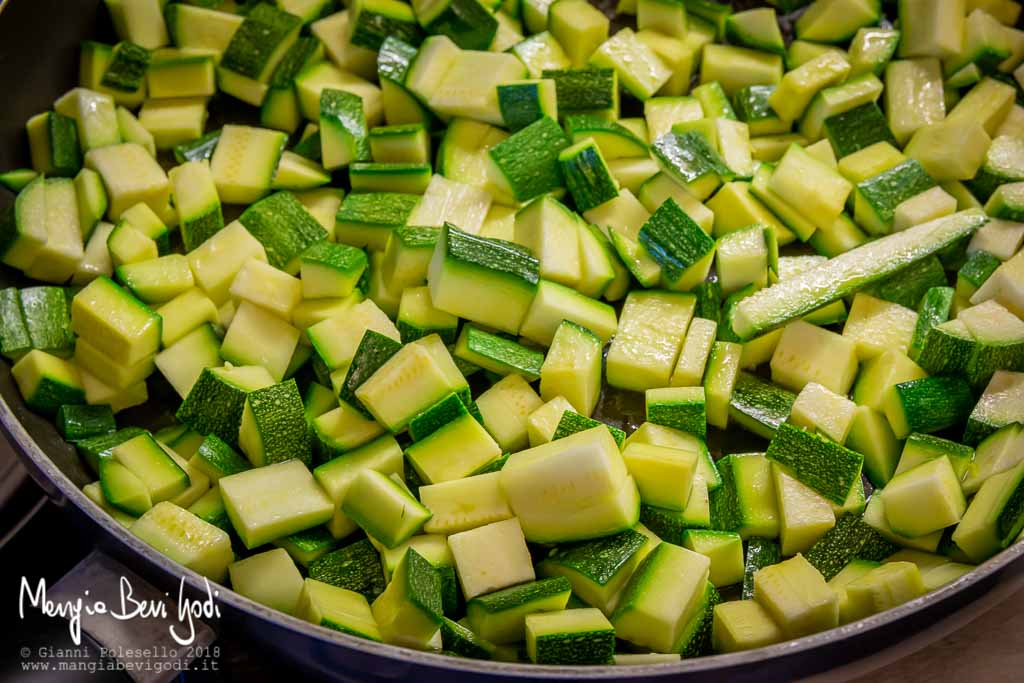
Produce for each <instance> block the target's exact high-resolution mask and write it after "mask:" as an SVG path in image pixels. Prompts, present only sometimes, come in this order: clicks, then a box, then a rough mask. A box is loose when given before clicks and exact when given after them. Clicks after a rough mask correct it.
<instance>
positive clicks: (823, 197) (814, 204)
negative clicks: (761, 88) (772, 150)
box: [768, 90, 853, 226]
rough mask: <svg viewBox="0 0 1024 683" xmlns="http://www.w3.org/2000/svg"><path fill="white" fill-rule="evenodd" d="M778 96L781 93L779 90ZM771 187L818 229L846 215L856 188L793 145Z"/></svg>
mask: <svg viewBox="0 0 1024 683" xmlns="http://www.w3.org/2000/svg"><path fill="white" fill-rule="evenodd" d="M776 94H778V91H777V90H776ZM768 187H769V189H771V190H772V191H773V192H775V193H776V194H777V195H778V196H779V197H780V198H781V199H782V200H783V201H785V202H788V203H789V204H791V205H792V206H794V207H799V208H798V212H799V213H801V214H802V215H804V216H805V217H806V218H807V219H808V220H810V221H811V222H812V223H814V224H815V225H817V226H830V225H832V224H833V223H835V221H836V219H837V218H839V215H840V214H841V213H842V212H843V207H844V206H845V203H846V198H847V197H848V196H849V195H850V192H851V191H852V190H853V185H852V184H851V183H850V181H848V180H846V178H844V177H842V176H841V175H839V172H838V171H836V169H834V168H832V167H830V166H828V165H827V164H825V163H823V162H821V161H819V160H818V159H816V158H814V157H813V156H811V155H810V154H809V153H808V152H806V151H805V150H804V149H803V148H802V147H800V146H799V145H791V146H790V147H789V149H787V150H786V153H785V154H784V155H783V156H782V159H781V160H780V161H779V164H778V166H776V168H775V172H774V173H772V176H771V179H770V180H769V181H768Z"/></svg>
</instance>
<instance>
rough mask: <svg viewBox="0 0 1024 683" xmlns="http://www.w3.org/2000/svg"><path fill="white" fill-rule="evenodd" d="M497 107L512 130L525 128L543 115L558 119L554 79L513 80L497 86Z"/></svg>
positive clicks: (506, 124)
mask: <svg viewBox="0 0 1024 683" xmlns="http://www.w3.org/2000/svg"><path fill="white" fill-rule="evenodd" d="M498 108H499V109H501V118H502V121H503V122H504V124H505V126H506V127H507V128H508V129H509V130H511V131H512V132H515V131H518V130H521V129H523V128H526V127H527V126H528V125H530V124H531V123H533V122H534V121H537V120H538V119H542V118H544V117H545V116H547V117H549V118H552V119H554V120H555V121H557V120H558V97H557V95H556V93H555V81H554V80H552V79H550V78H544V79H533V80H527V81H513V82H511V83H502V84H501V85H499V86H498Z"/></svg>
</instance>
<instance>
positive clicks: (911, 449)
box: [895, 434, 974, 482]
mask: <svg viewBox="0 0 1024 683" xmlns="http://www.w3.org/2000/svg"><path fill="white" fill-rule="evenodd" d="M942 457H946V458H949V462H950V464H951V465H953V471H954V472H956V476H957V479H958V480H959V481H961V482H963V481H964V480H965V479H966V478H967V475H968V474H970V473H971V469H972V466H973V462H974V449H973V448H971V447H970V446H964V445H963V444H958V443H956V442H955V441H950V440H949V439H942V438H939V437H937V436H932V435H931V434H911V435H910V436H908V437H907V440H906V442H905V443H904V444H903V452H902V453H901V454H900V461H899V465H898V466H897V467H896V472H895V474H903V473H904V472H907V471H909V470H912V469H914V468H915V467H917V466H918V465H923V464H924V463H926V462H929V461H931V460H935V459H936V458H942Z"/></svg>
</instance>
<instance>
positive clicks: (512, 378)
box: [476, 368, 544, 453]
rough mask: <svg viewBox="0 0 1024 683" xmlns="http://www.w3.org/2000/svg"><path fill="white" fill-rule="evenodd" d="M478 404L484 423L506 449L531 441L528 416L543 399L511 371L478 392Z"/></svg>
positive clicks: (503, 450)
mask: <svg viewBox="0 0 1024 683" xmlns="http://www.w3.org/2000/svg"><path fill="white" fill-rule="evenodd" d="M542 369H543V368H542ZM476 405H477V408H479V410H480V414H481V415H482V416H483V418H484V427H486V428H487V431H488V432H489V433H490V434H491V436H492V437H493V438H494V440H495V441H497V442H498V445H499V446H500V447H501V450H502V452H506V453H507V452H515V451H520V450H523V449H524V448H526V447H527V446H529V445H530V441H529V436H528V427H527V424H528V419H529V416H530V415H531V414H532V413H533V412H535V411H536V410H537V409H538V408H540V407H541V406H543V405H544V402H543V401H542V400H541V398H540V396H538V395H537V392H536V391H534V390H533V387H531V386H530V384H529V383H528V382H527V381H526V380H524V379H523V378H522V376H520V375H508V376H507V377H505V378H503V379H501V380H500V381H498V382H496V383H494V384H493V385H491V387H490V388H489V389H488V390H487V391H485V392H484V393H482V394H480V395H479V396H477V398H476Z"/></svg>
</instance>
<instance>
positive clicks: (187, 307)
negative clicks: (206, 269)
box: [157, 287, 220, 348]
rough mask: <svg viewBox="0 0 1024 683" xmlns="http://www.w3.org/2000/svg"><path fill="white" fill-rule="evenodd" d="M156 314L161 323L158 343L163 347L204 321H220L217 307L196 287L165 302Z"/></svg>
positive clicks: (177, 339)
mask: <svg viewBox="0 0 1024 683" xmlns="http://www.w3.org/2000/svg"><path fill="white" fill-rule="evenodd" d="M157 314H158V315H159V316H160V318H161V320H162V323H163V324H162V330H161V335H160V343H161V345H162V346H163V347H164V348H169V347H171V346H173V345H174V344H175V343H176V342H178V341H179V340H181V339H182V338H184V337H185V335H187V334H188V333H189V332H192V331H193V330H195V329H196V328H198V327H200V326H201V325H203V324H204V323H211V324H212V323H219V322H220V318H219V316H218V313H217V307H216V306H215V305H214V303H213V302H212V301H210V299H209V298H207V297H206V296H205V295H204V294H203V292H202V291H201V290H200V289H198V288H196V287H193V288H192V289H189V290H187V291H185V292H182V293H181V294H179V295H178V296H176V297H175V298H173V299H171V300H170V301H168V302H167V303H165V304H164V305H163V306H161V307H160V308H158V309H157Z"/></svg>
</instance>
